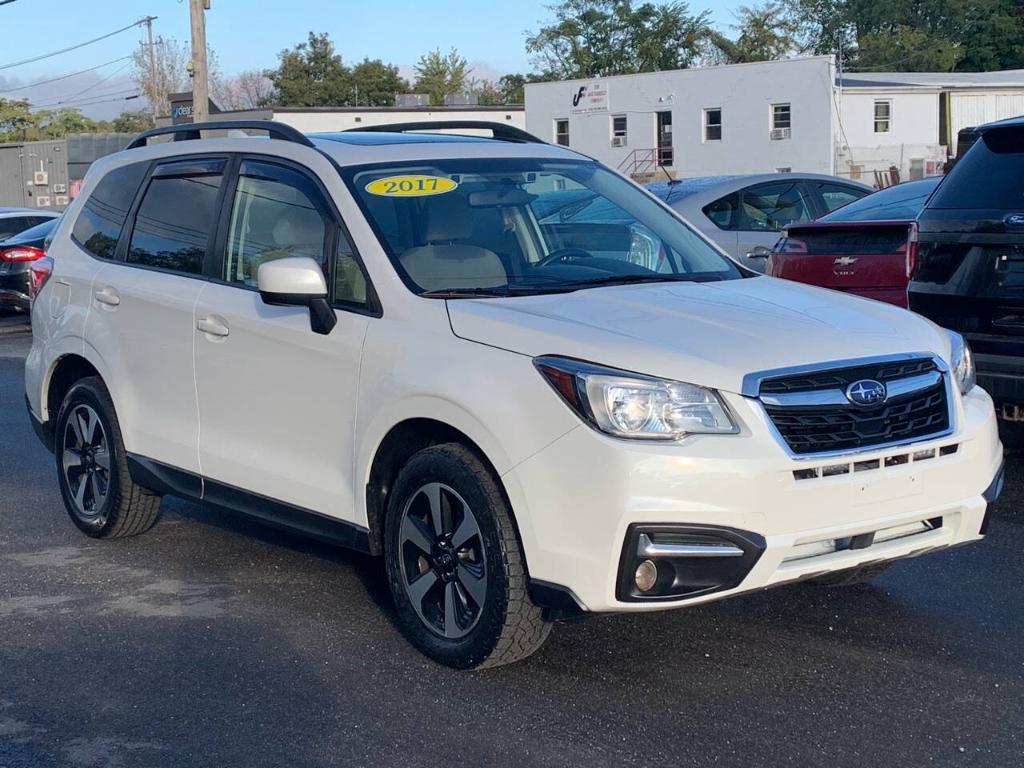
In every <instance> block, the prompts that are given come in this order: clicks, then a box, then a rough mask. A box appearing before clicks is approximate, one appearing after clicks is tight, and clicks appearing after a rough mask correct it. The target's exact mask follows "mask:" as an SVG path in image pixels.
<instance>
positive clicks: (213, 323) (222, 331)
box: [196, 316, 231, 338]
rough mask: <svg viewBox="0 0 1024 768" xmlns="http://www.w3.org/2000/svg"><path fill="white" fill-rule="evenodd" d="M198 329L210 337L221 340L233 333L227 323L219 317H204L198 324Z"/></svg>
mask: <svg viewBox="0 0 1024 768" xmlns="http://www.w3.org/2000/svg"><path fill="white" fill-rule="evenodd" d="M196 328H197V329H198V330H200V331H202V332H203V333H205V334H207V335H209V336H218V337H221V338H223V337H224V336H227V335H228V334H229V333H231V330H230V329H229V328H228V324H227V322H225V321H224V320H223V319H221V318H219V317H211V316H207V317H204V318H202V319H201V320H199V321H198V322H197V323H196Z"/></svg>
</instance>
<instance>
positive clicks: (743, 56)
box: [712, 0, 797, 64]
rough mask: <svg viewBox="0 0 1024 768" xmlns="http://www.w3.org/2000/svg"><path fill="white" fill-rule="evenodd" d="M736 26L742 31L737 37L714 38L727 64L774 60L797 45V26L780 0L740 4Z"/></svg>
mask: <svg viewBox="0 0 1024 768" xmlns="http://www.w3.org/2000/svg"><path fill="white" fill-rule="evenodd" d="M732 27H733V29H735V30H736V31H738V32H739V35H738V36H737V37H736V39H735V40H730V39H728V38H726V37H725V36H724V35H720V34H715V35H714V36H713V38H712V43H713V44H714V45H715V46H716V47H718V48H719V50H720V51H721V52H722V54H723V58H724V62H723V63H728V64H742V63H745V62H749V61H773V60H775V59H781V58H784V57H785V56H786V55H787V54H789V53H790V52H792V51H793V50H794V48H795V47H796V34H797V26H796V24H794V23H793V21H792V20H791V19H790V18H788V17H787V16H786V14H785V9H784V7H783V6H782V4H781V3H780V2H777V1H776V0H769V2H766V3H764V4H763V5H757V6H750V5H743V6H740V8H739V10H737V11H736V23H735V24H733V25H732Z"/></svg>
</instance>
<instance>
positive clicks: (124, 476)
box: [54, 376, 160, 539]
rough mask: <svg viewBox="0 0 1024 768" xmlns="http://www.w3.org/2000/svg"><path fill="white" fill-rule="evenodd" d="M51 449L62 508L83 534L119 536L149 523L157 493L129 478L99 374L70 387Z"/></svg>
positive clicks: (110, 404)
mask: <svg viewBox="0 0 1024 768" xmlns="http://www.w3.org/2000/svg"><path fill="white" fill-rule="evenodd" d="M54 454H55V455H56V458H57V477H58V480H59V483H60V492H61V496H62V497H63V499H64V507H65V508H66V509H67V512H68V515H69V516H70V517H71V521H72V522H73V523H74V524H75V525H76V526H78V528H79V529H80V530H81V531H82V532H83V533H85V534H86V535H87V536H91V537H93V538H95V539H118V538H122V537H124V536H134V535H136V534H139V533H143V532H145V531H148V530H149V529H150V528H152V527H153V524H154V523H155V522H156V520H157V517H158V515H159V513H160V496H159V495H158V494H155V493H153V492H152V491H149V490H147V489H145V488H143V487H141V486H139V485H137V484H135V483H134V482H132V479H131V476H130V475H129V474H128V463H127V460H126V454H125V450H124V442H123V441H122V439H121V428H120V426H119V424H118V421H117V414H116V413H115V412H114V403H113V401H111V399H110V393H109V392H107V388H106V386H104V384H103V381H102V380H101V379H99V378H97V377H95V376H90V377H88V378H85V379H81V380H80V381H78V382H77V383H75V385H74V386H72V387H71V389H70V390H69V391H68V393H67V395H66V396H65V398H64V402H63V403H62V404H61V406H60V411H59V412H58V413H57V422H56V426H55V429H54Z"/></svg>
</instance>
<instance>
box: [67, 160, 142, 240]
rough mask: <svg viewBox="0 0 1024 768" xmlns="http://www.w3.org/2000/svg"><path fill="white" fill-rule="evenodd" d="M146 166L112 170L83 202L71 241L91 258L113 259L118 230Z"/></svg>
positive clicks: (136, 165) (140, 165)
mask: <svg viewBox="0 0 1024 768" xmlns="http://www.w3.org/2000/svg"><path fill="white" fill-rule="evenodd" d="M147 165H148V164H147V163H133V164H132V165H124V166H121V167H120V168H115V169H114V170H112V171H111V172H110V173H108V174H107V175H106V176H104V177H103V178H102V179H100V183H99V184H97V185H96V189H95V190H93V193H92V194H91V195H89V199H88V200H86V201H85V205H84V206H83V207H82V211H81V213H79V214H78V219H77V220H76V221H75V227H74V229H73V230H72V231H71V238H72V239H73V240H74V241H75V242H76V243H78V244H79V245H80V246H82V247H83V248H85V250H87V251H89V253H91V254H92V255H93V256H98V257H99V258H101V259H112V258H114V251H115V250H116V248H117V240H118V238H119V237H120V236H121V228H122V227H123V226H124V220H125V219H126V218H127V217H128V209H129V208H131V205H132V201H133V200H134V199H135V193H136V192H137V191H138V189H139V184H141V183H142V177H143V176H145V174H146V168H147Z"/></svg>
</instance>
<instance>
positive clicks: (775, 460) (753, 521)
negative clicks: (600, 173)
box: [503, 388, 1002, 612]
mask: <svg viewBox="0 0 1024 768" xmlns="http://www.w3.org/2000/svg"><path fill="white" fill-rule="evenodd" d="M726 399H727V400H728V404H729V406H730V408H731V409H732V411H733V413H734V414H735V415H736V416H737V417H738V418H739V420H740V422H741V425H742V426H741V434H739V435H728V436H700V437H694V438H690V439H689V440H687V441H684V442H682V443H679V444H673V445H671V446H665V445H657V444H642V443H631V442H626V441H621V440H614V439H611V438H608V437H605V436H604V435H601V434H598V433H596V432H594V431H593V430H591V429H589V428H588V427H585V426H582V425H581V426H580V427H578V428H577V429H575V430H573V431H571V432H570V433H568V434H567V435H564V436H563V437H561V438H560V439H559V440H557V441H555V442H554V443H553V444H551V445H549V446H548V447H547V448H545V449H544V450H543V451H541V452H540V453H538V454H536V455H534V456H532V457H530V458H529V459H527V460H526V461H524V462H522V463H521V464H519V465H517V466H516V467H514V468H513V469H511V470H510V471H509V472H507V473H506V474H505V475H504V476H503V480H504V482H505V486H506V489H507V491H508V493H509V497H510V500H511V502H512V506H513V509H515V510H516V517H517V521H518V523H519V528H520V534H521V536H522V540H523V545H524V548H525V550H526V558H527V564H528V567H529V570H530V577H531V579H534V580H537V581H538V582H540V583H544V584H546V585H557V586H558V587H560V588H561V590H562V593H563V594H571V595H572V596H573V599H574V600H575V602H576V603H578V604H579V606H580V607H581V608H582V609H584V610H587V611H595V612H596V611H643V610H655V609H659V608H661V609H664V608H668V607H677V606H682V605H690V604H697V603H702V602H707V601H710V600H716V599H720V598H723V597H726V596H729V595H732V594H737V593H739V592H746V591H750V590H754V589H760V588H763V587H768V586H773V585H776V584H782V583H786V582H790V581H796V580H800V579H804V578H809V577H813V576H816V575H820V574H822V573H828V572H832V571H837V570H844V569H848V568H853V567H857V566H860V565H864V564H867V563H871V562H876V561H882V560H893V559H898V558H904V557H911V556H915V555H918V554H921V553H924V552H928V551H931V550H935V549H940V548H944V547H950V546H954V545H958V544H963V543H966V542H970V541H975V540H977V539H979V538H981V536H982V535H983V533H982V528H983V524H984V520H985V515H986V510H987V507H988V501H987V500H986V498H985V494H986V492H989V494H990V495H991V493H992V486H993V478H994V477H996V476H997V474H998V472H999V470H1000V467H1001V465H1002V446H1001V445H1000V443H999V437H998V434H997V429H996V422H995V416H994V412H993V407H992V400H991V399H990V398H989V396H988V395H987V394H986V393H985V392H984V391H983V390H981V389H980V388H975V390H973V391H972V392H971V393H970V394H969V395H968V396H966V397H964V398H962V401H961V399H960V398H958V403H957V406H956V409H955V414H954V416H955V428H954V430H953V432H952V434H949V435H947V436H945V437H943V438H940V439H932V440H924V441H920V442H917V443H914V444H912V445H909V446H898V447H890V448H886V449H884V450H877V451H869V452H864V453H858V454H856V455H853V456H849V457H833V458H828V459H813V458H808V459H793V458H791V457H789V456H788V455H786V452H785V451H784V450H783V448H782V446H781V445H780V444H779V443H778V442H776V440H775V439H774V438H773V437H771V435H770V434H769V432H768V430H766V429H765V428H764V423H763V412H761V411H760V406H759V405H757V404H756V403H755V402H754V401H752V400H750V399H747V398H743V397H740V396H734V395H730V396H726ZM842 463H847V464H848V472H847V473H845V474H835V475H829V476H825V475H824V473H821V472H818V473H815V474H814V475H813V476H810V477H807V478H806V479H797V476H796V475H795V474H794V471H795V470H800V469H806V468H808V467H819V468H820V467H821V466H824V465H828V466H835V465H837V464H842ZM936 521H939V522H938V523H936ZM925 523H927V525H925ZM657 524H678V525H686V526H707V527H710V528H718V529H732V530H734V531H739V532H744V533H745V534H747V535H750V536H756V537H759V538H760V539H763V541H764V549H763V551H762V552H761V554H760V555H759V557H758V558H757V559H756V562H755V563H754V564H753V566H752V567H751V568H750V570H749V572H748V573H747V574H746V576H745V577H743V578H742V580H741V581H740V582H739V583H738V584H736V585H734V586H731V587H729V588H727V589H720V590H717V591H713V592H710V593H706V594H697V595H695V596H692V597H684V598H681V599H671V600H659V601H653V602H652V601H646V602H644V601H631V600H629V599H628V597H627V598H625V599H623V594H624V593H623V592H622V591H621V589H620V588H619V587H620V563H621V562H622V559H623V557H624V552H623V548H624V542H626V540H627V531H628V530H629V529H630V526H632V525H657ZM869 533H874V534H876V535H875V537H872V543H871V544H870V546H867V547H864V548H842V547H836V546H835V542H836V541H845V540H848V539H852V538H855V537H863V536H864V535H865V534H869ZM910 533H912V534H913V535H909V534H910ZM859 540H861V541H863V539H859Z"/></svg>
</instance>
